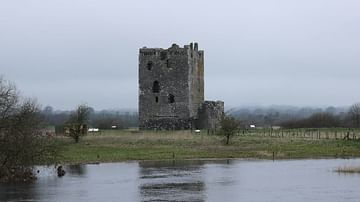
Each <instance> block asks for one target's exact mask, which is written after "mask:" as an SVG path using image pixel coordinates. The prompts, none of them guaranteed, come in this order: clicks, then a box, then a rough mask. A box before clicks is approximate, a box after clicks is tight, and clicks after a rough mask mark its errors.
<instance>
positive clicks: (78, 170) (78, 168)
mask: <svg viewBox="0 0 360 202" xmlns="http://www.w3.org/2000/svg"><path fill="white" fill-rule="evenodd" d="M65 171H66V172H67V173H69V174H72V175H78V176H84V175H86V165H68V166H66V167H65Z"/></svg>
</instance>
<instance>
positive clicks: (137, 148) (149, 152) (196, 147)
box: [56, 130, 360, 163]
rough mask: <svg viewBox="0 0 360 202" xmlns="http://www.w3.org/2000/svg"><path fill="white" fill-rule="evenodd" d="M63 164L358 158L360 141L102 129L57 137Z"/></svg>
mask: <svg viewBox="0 0 360 202" xmlns="http://www.w3.org/2000/svg"><path fill="white" fill-rule="evenodd" d="M56 141H57V142H58V145H59V148H60V151H61V159H60V160H61V162H62V163H89V162H114V161H126V160H159V159H173V158H175V159H198V158H261V159H272V158H273V157H274V158H276V159H290V158H336V157H360V140H341V139H338V140H336V139H312V138H291V137H284V138H281V137H267V136H265V137H264V136H262V135H260V134H255V133H252V134H250V135H249V134H248V135H237V136H234V137H233V138H232V139H231V141H230V144H229V145H225V144H224V138H223V137H220V136H216V135H207V134H205V133H201V134H195V133H191V132H190V131H159V132H154V131H143V132H139V131H126V130H122V131H120V130H114V131H104V132H102V133H101V134H100V133H99V134H95V135H94V134H89V135H87V136H84V137H82V138H81V139H80V142H79V143H77V144H76V143H74V142H73V140H72V139H70V138H67V137H57V138H56Z"/></svg>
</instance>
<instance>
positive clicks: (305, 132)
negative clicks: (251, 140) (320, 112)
mask: <svg viewBox="0 0 360 202" xmlns="http://www.w3.org/2000/svg"><path fill="white" fill-rule="evenodd" d="M238 135H250V136H262V137H276V138H303V139H344V140H357V139H360V129H352V128H350V129H344V128H334V129H328V128H326V129H313V128H311V129H244V130H243V129H241V130H239V131H238Z"/></svg>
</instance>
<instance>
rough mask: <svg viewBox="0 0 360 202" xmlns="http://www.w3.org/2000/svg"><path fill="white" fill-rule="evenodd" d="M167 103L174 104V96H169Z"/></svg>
mask: <svg viewBox="0 0 360 202" xmlns="http://www.w3.org/2000/svg"><path fill="white" fill-rule="evenodd" d="M168 99H169V103H174V102H175V96H174V95H173V94H169V97H168Z"/></svg>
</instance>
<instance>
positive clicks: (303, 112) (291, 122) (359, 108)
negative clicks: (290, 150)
mask: <svg viewBox="0 0 360 202" xmlns="http://www.w3.org/2000/svg"><path fill="white" fill-rule="evenodd" d="M228 114H229V115H231V116H233V117H236V118H237V119H238V120H240V121H241V124H242V125H243V127H246V126H248V125H250V124H254V125H256V126H261V127H265V128H267V127H268V128H269V127H272V126H282V127H284V128H326V127H328V128H333V127H343V128H357V127H360V104H359V103H355V104H353V105H352V106H350V107H327V108H311V107H306V108H298V107H288V106H287V107H286V106H285V107H270V108H252V109H251V108H249V109H246V108H241V109H235V110H230V111H229V112H228Z"/></svg>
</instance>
